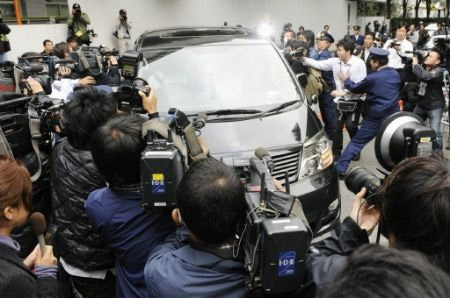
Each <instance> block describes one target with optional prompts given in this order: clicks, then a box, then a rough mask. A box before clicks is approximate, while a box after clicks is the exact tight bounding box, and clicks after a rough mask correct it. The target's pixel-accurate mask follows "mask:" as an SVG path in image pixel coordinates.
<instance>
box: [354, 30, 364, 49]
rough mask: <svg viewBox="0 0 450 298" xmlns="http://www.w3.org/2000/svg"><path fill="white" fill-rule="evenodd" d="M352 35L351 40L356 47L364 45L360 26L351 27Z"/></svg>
mask: <svg viewBox="0 0 450 298" xmlns="http://www.w3.org/2000/svg"><path fill="white" fill-rule="evenodd" d="M353 32H354V35H352V39H353V41H354V42H355V44H357V45H358V46H362V45H363V43H364V35H362V34H361V26H353Z"/></svg>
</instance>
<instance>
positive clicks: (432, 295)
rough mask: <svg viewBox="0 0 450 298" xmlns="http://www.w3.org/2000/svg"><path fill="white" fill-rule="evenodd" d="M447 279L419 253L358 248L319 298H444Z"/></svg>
mask: <svg viewBox="0 0 450 298" xmlns="http://www.w3.org/2000/svg"><path fill="white" fill-rule="evenodd" d="M449 293H450V277H449V276H448V275H447V274H446V273H445V272H444V271H442V270H440V269H439V268H437V267H435V266H434V265H433V264H431V263H430V262H428V260H427V259H426V257H425V256H423V255H422V254H421V253H419V252H416V251H412V250H397V249H394V248H387V247H383V246H379V245H373V244H372V245H365V246H363V247H361V248H360V249H358V250H357V251H356V252H355V253H354V254H353V255H352V256H351V257H350V258H349V259H348V262H347V265H346V267H345V268H344V269H343V270H342V271H341V272H340V274H338V277H337V279H336V280H335V282H334V284H333V285H332V286H331V287H330V288H328V289H327V290H324V292H322V293H321V295H319V296H318V297H321V298H331V297H333V298H344V297H345V298H360V297H365V298H382V297H383V298H384V297H408V298H423V297H427V298H444V297H448V294H449Z"/></svg>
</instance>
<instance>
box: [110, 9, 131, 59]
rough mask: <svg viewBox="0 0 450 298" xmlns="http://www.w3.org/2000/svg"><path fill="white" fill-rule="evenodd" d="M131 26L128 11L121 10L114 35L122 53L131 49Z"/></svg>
mask: <svg viewBox="0 0 450 298" xmlns="http://www.w3.org/2000/svg"><path fill="white" fill-rule="evenodd" d="M131 26H132V24H131V22H130V21H129V20H128V17H127V11H126V10H125V9H121V10H119V23H118V24H117V25H116V32H115V33H114V36H115V37H116V38H117V43H118V45H119V53H120V54H121V55H122V54H123V53H124V52H126V51H128V50H131V47H132V44H131V34H130V31H131Z"/></svg>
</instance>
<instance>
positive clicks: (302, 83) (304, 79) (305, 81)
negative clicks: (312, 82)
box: [295, 73, 308, 88]
mask: <svg viewBox="0 0 450 298" xmlns="http://www.w3.org/2000/svg"><path fill="white" fill-rule="evenodd" d="M295 76H296V77H297V80H298V82H299V83H300V86H302V87H303V88H306V85H308V75H307V74H306V73H299V74H296V75H295Z"/></svg>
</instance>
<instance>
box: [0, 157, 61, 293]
mask: <svg viewBox="0 0 450 298" xmlns="http://www.w3.org/2000/svg"><path fill="white" fill-rule="evenodd" d="M31 193H32V183H31V178H30V174H29V172H28V170H27V168H26V167H25V166H24V165H23V164H22V163H20V162H18V161H16V160H14V159H12V158H10V157H6V156H4V155H0V210H1V214H0V268H2V271H1V273H0V275H1V278H0V296H1V297H5V298H7V297H11V298H13V297H58V294H57V293H58V285H57V281H56V274H57V267H56V259H55V257H54V256H53V248H52V247H51V246H46V247H45V252H44V253H42V251H41V249H40V247H39V245H37V246H36V248H35V249H34V250H33V252H32V253H31V254H30V255H29V256H28V257H27V258H25V260H21V259H20V258H19V256H18V253H19V251H20V245H19V244H18V243H17V242H16V241H14V240H13V239H12V238H11V231H12V230H13V229H14V228H16V227H20V226H22V225H24V224H25V223H26V221H27V219H28V215H29V213H30V206H31V195H32V194H31ZM32 271H33V272H32Z"/></svg>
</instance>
